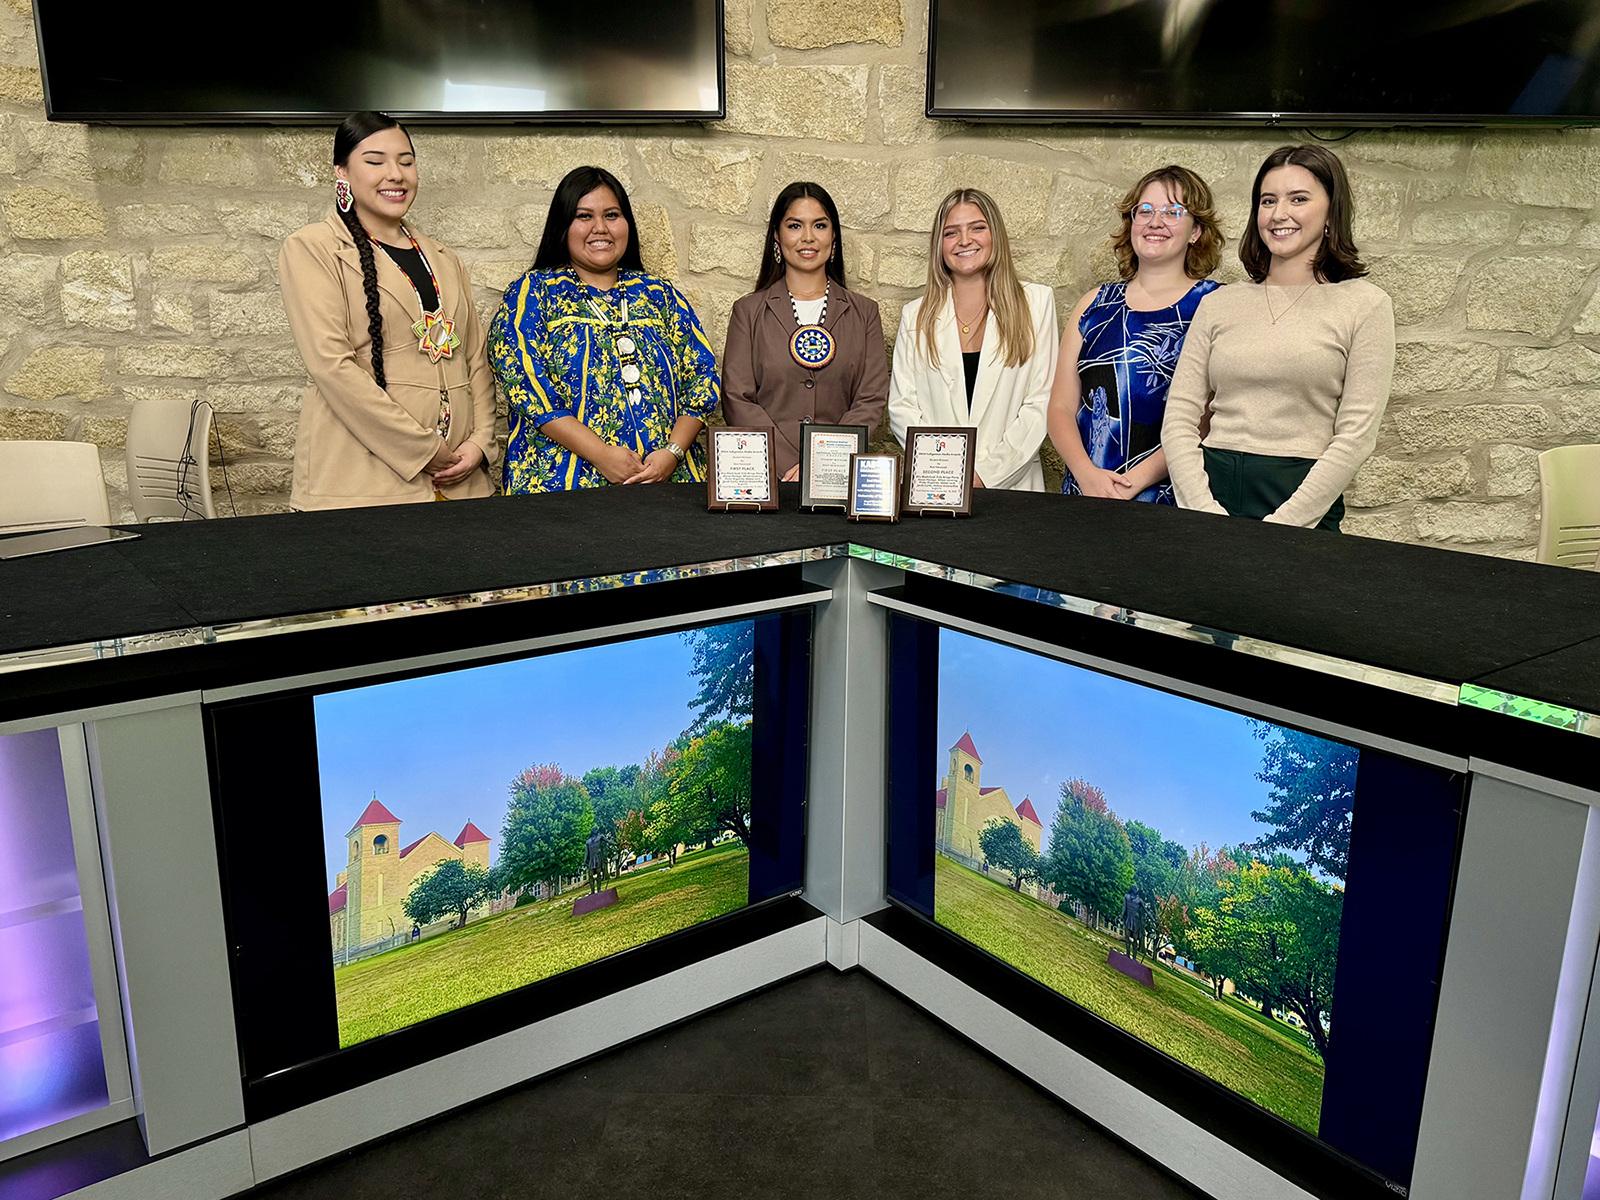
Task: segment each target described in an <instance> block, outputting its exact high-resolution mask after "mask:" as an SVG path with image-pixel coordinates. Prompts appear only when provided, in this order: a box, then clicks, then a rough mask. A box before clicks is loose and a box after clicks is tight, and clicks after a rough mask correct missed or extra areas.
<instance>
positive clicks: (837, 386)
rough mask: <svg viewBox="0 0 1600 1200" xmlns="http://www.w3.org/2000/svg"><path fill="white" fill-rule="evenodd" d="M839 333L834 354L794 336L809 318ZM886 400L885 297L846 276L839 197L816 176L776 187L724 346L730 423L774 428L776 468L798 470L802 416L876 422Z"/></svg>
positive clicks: (786, 473) (791, 473)
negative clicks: (804, 345)
mask: <svg viewBox="0 0 1600 1200" xmlns="http://www.w3.org/2000/svg"><path fill="white" fill-rule="evenodd" d="M819 324H820V325H821V326H822V327H823V328H825V329H826V330H827V331H828V332H829V333H830V334H832V335H833V342H834V352H833V357H832V358H831V359H830V360H828V362H827V363H826V364H825V365H823V366H820V367H810V366H804V365H802V364H801V363H800V362H799V361H798V360H797V359H796V358H795V357H794V355H793V354H791V353H790V349H789V345H790V338H792V337H793V336H794V332H795V330H796V329H797V328H799V327H800V326H802V325H819ZM888 402H889V363H888V354H887V351H886V350H885V349H884V342H883V320H882V318H881V317H880V316H879V315H878V304H877V301H875V300H869V299H868V298H867V297H866V296H863V295H861V294H860V293H858V292H852V291H850V290H848V289H847V288H846V287H845V285H844V238H843V234H842V231H841V230H840V229H839V210H838V208H836V207H835V206H834V203H833V197H831V196H829V195H828V193H827V192H825V191H824V190H823V189H822V188H821V187H819V186H818V185H817V184H814V183H791V184H790V185H789V186H788V187H786V188H784V189H783V191H781V192H779V193H778V198H777V200H776V201H774V202H773V205H772V216H771V217H770V218H769V219H768V221H767V241H766V251H765V253H764V254H763V257H762V260H761V273H760V275H759V276H758V277H757V279H756V290H755V291H754V292H752V293H751V294H750V295H748V296H745V297H744V298H743V299H741V300H739V301H737V302H736V303H735V304H734V306H733V316H732V317H731V318H730V319H729V321H728V342H727V347H726V348H725V349H724V351H723V356H722V413H723V417H724V419H725V420H726V421H727V422H728V424H729V425H736V426H750V427H754V428H757V429H771V430H774V431H775V433H776V436H775V437H774V438H773V444H774V447H775V449H776V453H777V456H778V470H779V471H780V472H781V473H782V475H783V478H784V479H785V480H795V479H798V478H800V424H801V422H802V421H814V422H816V423H817V424H819V425H865V426H866V427H867V428H868V429H869V430H876V429H877V428H878V422H879V421H881V420H882V419H883V410H884V406H885V405H886V404H887V403H888Z"/></svg>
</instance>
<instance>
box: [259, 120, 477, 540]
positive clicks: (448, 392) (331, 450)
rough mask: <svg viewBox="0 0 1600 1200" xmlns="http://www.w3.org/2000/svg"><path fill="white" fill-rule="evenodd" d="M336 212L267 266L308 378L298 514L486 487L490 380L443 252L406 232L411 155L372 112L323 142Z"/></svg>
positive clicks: (454, 267)
mask: <svg viewBox="0 0 1600 1200" xmlns="http://www.w3.org/2000/svg"><path fill="white" fill-rule="evenodd" d="M333 161H334V174H335V175H336V177H337V180H336V183H335V185H334V199H335V208H334V211H333V213H331V214H330V215H329V216H328V218H327V219H326V220H323V221H319V222H317V223H316V224H315V225H308V226H306V228H304V229H302V230H300V231H298V232H297V233H295V234H293V235H292V236H291V237H290V238H289V240H288V241H287V242H285V243H284V246H283V252H282V254H281V255H280V256H279V259H278V274H279V280H280V282H281V285H282V287H283V307H284V310H285V311H286V312H287V313H288V317H289V328H290V330H291V331H292V332H293V334H294V340H295V345H296V346H298V347H299V350H300V356H301V357H302V358H303V359H304V360H305V364H306V370H307V371H308V372H309V373H310V375H311V386H310V387H308V388H307V389H306V391H305V395H304V396H303V397H302V399H301V404H300V431H299V434H298V436H297V437H296V439H295V448H294V487H293V490H292V492H291V494H290V498H289V502H290V504H292V505H293V506H294V507H295V508H297V509H316V508H354V507H358V506H362V505H372V504H404V503H409V502H413V501H427V500H457V499H467V498H471V497H475V496H488V495H491V494H492V493H493V491H494V485H493V484H492V483H491V482H490V477H489V474H488V468H489V467H491V466H493V464H494V460H495V459H496V457H497V456H498V448H497V445H496V443H495V437H494V376H493V375H492V374H491V373H490V371H489V359H488V354H487V351H486V349H485V340H484V337H483V334H482V332H481V330H480V328H479V324H478V316H477V310H476V309H475V308H474V307H473V304H472V283H471V280H470V279H469V278H468V276H467V269H466V267H464V266H463V265H462V264H461V260H460V259H458V258H457V257H456V256H455V254H454V253H453V252H451V251H450V250H448V249H446V248H445V247H443V246H441V245H440V244H439V243H438V242H435V241H434V240H433V239H431V238H429V237H425V236H423V235H422V234H419V233H417V232H416V231H415V230H413V229H412V228H410V227H409V226H408V225H406V224H405V215H406V213H407V211H409V209H410V208H411V204H412V201H413V200H415V199H416V195H417V160H416V153H415V151H414V150H413V148H412V145H411V137H410V135H409V134H407V133H406V131H405V128H404V127H403V126H402V125H400V123H399V122H397V121H395V120H394V119H393V118H391V117H387V116H385V115H383V114H382V113H374V112H359V113H353V114H352V115H350V116H349V117H346V118H345V120H344V122H343V123H342V124H341V125H340V126H339V129H338V132H337V133H335V134H334V138H333Z"/></svg>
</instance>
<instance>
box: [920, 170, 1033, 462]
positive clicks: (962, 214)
mask: <svg viewBox="0 0 1600 1200" xmlns="http://www.w3.org/2000/svg"><path fill="white" fill-rule="evenodd" d="M1056 350H1057V345H1056V301H1055V295H1054V293H1052V292H1051V291H1050V289H1049V288H1047V287H1045V286H1043V285H1042V284H1037V283H1023V282H1022V281H1021V280H1019V279H1018V278H1017V272H1016V268H1014V267H1013V266H1012V265H1011V243H1010V240H1009V239H1008V238H1007V237H1006V226H1005V222H1004V221H1003V220H1002V219H1001V217H1000V209H999V207H998V206H997V205H996V204H995V202H994V200H993V199H991V198H990V197H989V196H988V195H986V194H985V193H983V192H980V191H978V190H977V189H975V188H958V189H956V190H955V191H953V192H951V193H950V194H949V195H948V196H946V197H945V198H944V203H942V204H941V205H939V215H938V217H937V218H936V219H935V220H934V222H933V234H932V239H931V244H930V246H929V250H928V287H927V290H926V291H925V292H923V294H922V298H921V299H919V300H913V301H912V302H911V303H910V304H908V305H906V307H905V311H904V312H903V313H902V314H901V316H900V334H899V336H898V337H897V338H896V339H895V344H894V371H893V373H892V375H891V376H890V379H889V427H890V429H892V430H893V431H894V436H895V437H896V438H898V439H899V440H900V443H901V445H904V444H905V440H906V430H907V429H908V428H910V427H911V426H913V425H971V426H976V427H977V430H978V448H977V463H976V466H977V485H978V486H979V487H991V488H1014V489H1017V490H1020V491H1029V492H1042V491H1044V469H1043V468H1042V467H1041V466H1040V465H1039V446H1040V444H1041V443H1042V442H1043V441H1044V436H1045V409H1046V407H1047V406H1048V404H1049V400H1050V384H1051V381H1052V380H1053V378H1054V376H1055V370H1056Z"/></svg>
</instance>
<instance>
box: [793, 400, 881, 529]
mask: <svg viewBox="0 0 1600 1200" xmlns="http://www.w3.org/2000/svg"><path fill="white" fill-rule="evenodd" d="M870 434H871V431H870V430H869V429H868V428H867V427H866V426H865V425H813V424H810V423H809V422H808V423H803V424H802V425H801V426H800V507H801V508H803V509H807V510H813V511H814V510H816V509H819V508H846V507H848V506H849V503H850V456H851V455H853V454H865V453H866V452H867V439H868V437H869V436H870Z"/></svg>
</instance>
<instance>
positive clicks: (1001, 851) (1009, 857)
mask: <svg viewBox="0 0 1600 1200" xmlns="http://www.w3.org/2000/svg"><path fill="white" fill-rule="evenodd" d="M978 849H980V850H981V851H983V857H984V861H986V862H988V863H992V864H993V865H994V866H997V867H999V868H1000V869H1001V870H1002V871H1010V872H1011V879H1012V884H1011V886H1012V887H1013V888H1014V889H1015V890H1016V891H1019V892H1020V891H1021V890H1022V885H1023V884H1024V883H1028V882H1030V881H1031V880H1035V879H1037V878H1039V855H1038V853H1037V852H1036V851H1035V850H1034V848H1033V847H1032V846H1031V845H1029V844H1028V839H1027V838H1025V837H1023V836H1022V830H1020V829H1018V828H1017V826H1016V825H1014V824H1012V823H1011V822H1010V821H1007V820H1005V819H1004V818H1003V817H990V818H989V819H988V821H986V822H985V823H984V826H983V829H982V830H980V831H979V833H978Z"/></svg>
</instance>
